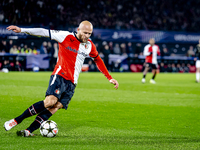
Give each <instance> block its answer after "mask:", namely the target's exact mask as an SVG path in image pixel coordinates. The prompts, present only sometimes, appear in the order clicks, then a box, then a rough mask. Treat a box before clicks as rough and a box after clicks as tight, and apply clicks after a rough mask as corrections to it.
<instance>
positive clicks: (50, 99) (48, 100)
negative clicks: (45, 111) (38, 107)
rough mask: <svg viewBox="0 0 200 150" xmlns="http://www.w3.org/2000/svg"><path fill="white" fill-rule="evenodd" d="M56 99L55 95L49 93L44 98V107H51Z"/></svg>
mask: <svg viewBox="0 0 200 150" xmlns="http://www.w3.org/2000/svg"><path fill="white" fill-rule="evenodd" d="M57 101H58V98H57V97H55V96H53V95H49V96H47V97H46V98H45V100H44V106H45V108H48V107H52V106H54V105H55V104H56V103H57Z"/></svg>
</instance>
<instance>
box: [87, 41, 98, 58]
mask: <svg viewBox="0 0 200 150" xmlns="http://www.w3.org/2000/svg"><path fill="white" fill-rule="evenodd" d="M91 44H92V49H91V52H90V54H89V56H90V57H92V58H96V57H97V56H98V55H99V54H98V51H97V49H96V46H95V45H94V43H92V42H91Z"/></svg>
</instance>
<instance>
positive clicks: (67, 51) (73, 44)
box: [4, 21, 119, 137]
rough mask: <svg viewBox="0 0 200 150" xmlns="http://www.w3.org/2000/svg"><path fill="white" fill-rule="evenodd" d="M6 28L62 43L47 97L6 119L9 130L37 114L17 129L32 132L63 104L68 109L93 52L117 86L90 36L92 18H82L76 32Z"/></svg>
mask: <svg viewBox="0 0 200 150" xmlns="http://www.w3.org/2000/svg"><path fill="white" fill-rule="evenodd" d="M7 29H8V30H9V31H10V30H12V31H14V32H16V33H20V32H22V33H27V34H30V35H34V36H43V37H49V38H50V39H52V40H56V41H57V42H58V43H59V52H58V61H57V64H56V66H55V68H54V71H53V73H52V75H51V77H50V81H49V87H48V89H47V91H46V96H45V99H44V100H42V101H39V102H37V103H35V104H33V105H31V106H30V107H29V108H28V109H26V110H25V111H24V112H23V113H22V114H21V115H20V116H18V117H16V118H14V119H11V120H9V121H6V122H5V124H4V128H5V130H6V131H8V130H10V129H12V128H13V127H15V126H16V125H18V124H20V123H21V122H22V121H23V120H24V119H25V118H27V117H30V116H33V115H36V114H37V116H36V119H35V121H34V122H33V123H32V124H31V125H30V126H29V127H28V128H27V129H25V130H21V131H18V132H17V134H18V135H19V136H24V137H28V136H33V135H34V134H33V133H32V132H33V131H35V130H36V129H38V128H39V127H40V125H41V124H42V123H43V122H44V121H45V120H48V119H49V118H50V117H51V116H52V115H53V114H55V113H56V111H57V110H58V109H60V108H64V109H67V107H68V104H69V102H70V100H71V98H72V96H73V94H74V89H75V87H76V85H77V82H78V77H79V74H80V72H81V68H82V65H83V62H84V59H85V58H86V56H88V55H89V56H90V57H91V58H92V59H93V60H94V62H95V63H96V65H97V67H98V69H99V70H100V71H101V72H102V73H103V74H104V75H105V76H106V78H107V79H108V80H109V81H110V83H112V84H114V85H115V86H114V88H116V89H117V88H118V86H119V84H118V82H117V80H115V79H113V78H112V76H111V75H110V74H109V72H108V70H107V68H106V67H105V65H104V62H103V61H102V59H101V58H100V56H99V55H98V52H97V50H96V47H95V45H94V43H93V42H92V41H91V40H90V39H89V37H90V36H91V34H92V31H93V25H92V24H91V23H90V22H89V21H82V22H81V23H80V24H79V27H78V29H77V32H72V33H70V32H68V31H57V30H47V29H43V28H19V27H17V26H13V25H11V26H9V27H7Z"/></svg>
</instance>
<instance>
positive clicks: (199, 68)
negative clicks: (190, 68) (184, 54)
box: [194, 39, 200, 83]
mask: <svg viewBox="0 0 200 150" xmlns="http://www.w3.org/2000/svg"><path fill="white" fill-rule="evenodd" d="M195 56H196V57H195V58H194V60H195V61H196V64H195V65H196V82H197V83H199V74H200V39H199V44H197V46H196V49H195Z"/></svg>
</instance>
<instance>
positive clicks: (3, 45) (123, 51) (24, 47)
mask: <svg viewBox="0 0 200 150" xmlns="http://www.w3.org/2000/svg"><path fill="white" fill-rule="evenodd" d="M95 45H96V47H97V50H98V51H99V54H100V56H102V58H103V59H104V62H105V65H106V66H107V68H108V69H109V70H110V71H120V67H121V65H122V62H116V63H112V64H110V63H109V55H110V54H115V55H119V56H125V57H127V58H128V59H127V60H128V62H126V63H127V64H129V65H130V64H143V63H144V60H140V59H138V56H142V55H143V48H144V46H145V45H146V44H144V43H131V42H127V43H113V42H107V41H102V42H96V43H95ZM160 50H161V56H172V57H173V56H176V55H175V54H174V53H171V52H169V50H168V48H167V46H166V45H165V44H164V45H162V44H160ZM0 53H10V54H24V55H30V54H32V55H38V54H48V56H49V66H50V68H49V70H53V68H54V66H55V64H56V60H57V57H58V44H57V42H54V43H53V42H50V41H43V42H42V43H40V44H39V45H34V44H27V43H26V44H23V43H20V42H19V40H15V41H14V42H13V40H0ZM183 56H187V57H194V46H193V45H190V46H189V45H188V50H186V51H185V53H184V55H183ZM5 58H6V57H5ZM19 58H20V57H19ZM2 62H3V63H2V64H0V68H2V67H3V66H4V67H7V68H9V70H19V71H20V70H24V68H23V67H21V68H20V66H22V63H23V62H21V61H20V59H17V60H16V62H14V63H15V65H13V63H11V62H9V59H5V60H2ZM87 63H88V64H89V67H90V71H97V68H96V67H95V65H94V62H92V61H88V62H87ZM9 65H10V67H9ZM159 65H160V72H189V70H188V68H191V63H188V62H178V61H175V62H170V63H168V62H164V61H160V63H159ZM13 67H15V68H13ZM141 69H142V68H140V71H142V70H141ZM128 71H131V70H128Z"/></svg>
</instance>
